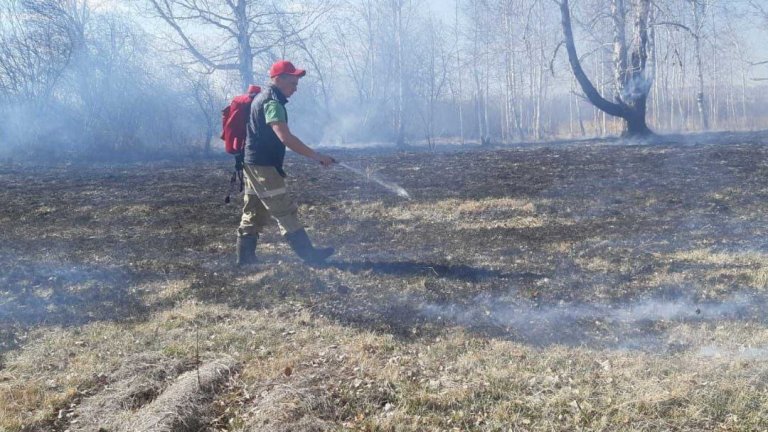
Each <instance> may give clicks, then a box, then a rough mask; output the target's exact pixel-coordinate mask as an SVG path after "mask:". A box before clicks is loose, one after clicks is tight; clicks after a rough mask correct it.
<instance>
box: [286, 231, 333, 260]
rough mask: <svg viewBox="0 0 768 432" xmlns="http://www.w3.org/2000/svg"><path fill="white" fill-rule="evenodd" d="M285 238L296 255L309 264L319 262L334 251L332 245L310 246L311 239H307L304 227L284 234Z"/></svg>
mask: <svg viewBox="0 0 768 432" xmlns="http://www.w3.org/2000/svg"><path fill="white" fill-rule="evenodd" d="M285 240H286V241H287V242H288V244H289V245H291V249H293V251H294V252H296V255H298V256H299V257H300V258H301V259H302V260H304V261H305V262H307V263H310V264H320V263H322V262H323V261H325V260H326V259H327V258H328V257H329V256H331V255H333V253H334V252H335V251H334V249H333V248H332V247H325V248H316V247H314V246H312V240H310V239H309V236H308V235H307V232H306V231H304V229H300V230H298V231H294V232H292V233H288V234H286V235H285Z"/></svg>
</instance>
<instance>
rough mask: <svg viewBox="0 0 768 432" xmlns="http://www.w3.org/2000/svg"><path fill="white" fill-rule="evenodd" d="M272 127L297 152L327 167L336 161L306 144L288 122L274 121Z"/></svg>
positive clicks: (284, 142) (286, 144) (287, 145)
mask: <svg viewBox="0 0 768 432" xmlns="http://www.w3.org/2000/svg"><path fill="white" fill-rule="evenodd" d="M270 127H272V130H273V131H275V135H277V137H278V138H279V139H280V141H282V142H283V144H285V146H286V147H288V148H289V149H291V150H293V151H295V152H296V153H298V154H300V155H302V156H306V157H308V158H310V159H312V160H314V161H318V162H320V164H321V165H323V166H325V167H328V166H331V165H333V163H334V162H336V161H335V160H334V159H333V158H332V157H330V156H326V155H324V154H321V153H318V152H316V151H314V150H312V149H311V148H310V147H309V146H307V145H306V144H304V143H303V142H302V141H301V140H300V139H299V138H298V137H297V136H296V135H294V134H293V133H291V130H290V129H289V128H288V123H284V122H273V123H270Z"/></svg>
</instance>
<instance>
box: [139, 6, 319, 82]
mask: <svg viewBox="0 0 768 432" xmlns="http://www.w3.org/2000/svg"><path fill="white" fill-rule="evenodd" d="M146 1H147V2H148V4H149V6H150V12H151V14H153V15H154V16H156V17H158V18H161V19H162V20H163V21H165V23H166V24H168V26H169V27H170V28H171V29H172V31H173V33H174V34H175V36H176V38H174V41H175V42H176V43H177V44H178V45H180V46H181V47H182V48H183V49H184V50H185V51H186V52H188V53H189V54H190V55H191V56H192V57H193V58H194V59H195V61H196V62H198V63H199V64H200V65H202V66H203V67H204V68H206V69H207V70H208V71H209V72H210V71H214V70H233V71H236V72H237V73H238V74H239V76H240V84H241V87H242V90H243V91H245V89H246V88H247V87H248V85H249V84H251V83H253V81H254V73H253V64H254V58H256V57H257V56H259V55H267V54H268V53H270V52H271V51H272V50H273V49H274V48H275V47H276V46H277V45H278V44H279V43H280V42H281V41H285V40H286V39H288V38H292V37H296V36H297V35H298V34H299V33H301V32H302V31H303V30H305V29H306V28H308V27H310V26H311V25H312V24H313V23H314V22H315V20H316V19H317V18H318V17H319V16H322V14H324V13H326V12H327V11H328V7H327V6H323V7H319V8H315V7H310V5H306V6H307V7H305V8H304V9H302V11H301V12H290V13H289V12H285V11H281V10H280V9H278V8H277V7H276V6H274V5H271V4H268V3H265V2H260V1H256V0H225V1H207V0H146ZM311 6H315V5H311ZM297 17H300V18H301V19H300V20H298V21H297V22H299V24H297V23H296V22H291V23H289V24H286V23H282V22H283V21H286V20H288V21H290V20H293V19H296V18H297ZM281 23H282V25H281ZM276 24H277V25H276Z"/></svg>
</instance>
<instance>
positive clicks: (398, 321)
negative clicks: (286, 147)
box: [0, 135, 768, 404]
mask: <svg viewBox="0 0 768 432" xmlns="http://www.w3.org/2000/svg"><path fill="white" fill-rule="evenodd" d="M750 141H752V142H750ZM762 142H764V138H762V137H759V136H758V137H755V136H753V135H747V136H745V135H733V136H721V137H718V139H717V140H716V141H715V142H703V143H699V144H695V145H694V144H690V145H682V143H680V142H673V143H641V144H627V143H622V142H621V141H616V142H605V141H602V142H594V143H588V142H587V143H580V144H578V145H563V146H556V145H552V146H549V147H540V146H537V147H535V148H516V149H492V150H475V151H453V152H438V153H426V152H418V151H409V152H397V153H394V152H386V151H383V150H381V149H377V150H375V151H369V150H337V151H334V152H333V155H334V156H336V157H338V158H339V160H343V161H347V162H348V163H349V164H350V166H360V167H366V168H367V170H369V171H370V172H374V173H376V175H378V176H380V177H381V178H383V179H386V180H387V181H392V182H396V183H397V184H398V185H399V186H402V187H403V188H404V189H405V190H407V191H408V193H409V194H410V196H411V198H412V199H411V200H404V199H402V198H400V197H398V196H397V195H395V194H392V193H390V192H388V191H387V190H385V189H384V188H382V187H381V185H378V184H375V183H372V182H369V181H368V179H367V178H363V177H360V176H357V175H353V173H350V172H348V171H346V170H340V169H332V170H320V169H319V168H318V167H316V166H314V165H310V164H309V162H306V161H304V160H301V159H298V158H296V157H295V156H290V157H289V159H288V163H287V167H286V170H287V172H288V173H289V182H290V186H291V188H292V190H293V192H294V194H295V197H296V201H297V202H298V203H299V206H300V212H301V214H302V218H303V220H304V221H305V223H306V224H307V225H308V230H309V231H310V233H311V234H312V236H313V237H314V239H315V240H316V242H317V243H319V244H332V245H334V246H336V247H337V249H338V253H337V255H335V256H334V257H333V258H332V259H331V260H330V262H328V264H327V265H325V266H318V267H307V266H305V265H304V264H302V263H301V262H300V261H299V260H298V259H296V258H295V257H294V256H293V255H292V253H291V252H290V250H289V249H288V248H287V247H286V245H285V244H284V242H283V241H282V239H281V238H280V236H279V234H278V232H277V228H276V227H274V226H272V227H270V228H269V229H268V230H267V231H266V232H265V234H264V236H262V238H260V240H259V247H258V253H259V263H258V264H256V265H254V266H252V267H249V268H244V269H237V268H235V267H234V266H233V250H234V239H235V227H236V226H237V223H238V220H239V216H240V214H239V213H240V209H239V202H237V201H238V200H235V201H236V204H235V205H224V204H223V200H222V198H223V196H224V194H225V193H226V189H227V186H228V182H227V180H228V178H229V177H228V170H229V163H224V162H221V161H202V160H200V161H189V164H188V165H187V166H184V167H179V166H177V165H175V164H171V163H154V164H142V163H137V164H130V165H119V166H115V165H88V166H86V165H70V166H67V165H60V166H52V167H49V168H47V169H46V171H45V175H40V174H39V173H38V172H37V171H35V170H31V169H27V168H26V167H25V166H21V165H7V164H6V165H2V166H1V167H0V181H1V182H2V183H3V184H4V185H6V187H4V188H3V189H2V190H0V201H2V202H4V203H11V205H4V206H2V207H1V208H0V223H2V227H3V229H2V230H0V265H1V266H0V269H2V272H1V273H0V281H2V287H1V288H0V291H1V294H2V297H0V326H1V327H2V330H1V332H0V342H2V343H3V347H2V350H3V356H4V362H5V363H10V362H13V361H14V360H13V359H15V358H27V357H23V356H29V355H33V354H34V353H35V352H38V351H36V350H42V351H45V350H46V349H43V348H41V347H40V344H42V343H43V342H41V341H42V340H46V339H45V335H47V334H55V335H58V334H62V333H65V334H68V335H70V337H72V338H79V336H77V335H78V334H81V333H80V331H81V329H83V330H82V331H86V332H95V333H96V334H98V335H99V336H98V337H97V338H95V339H87V340H85V341H83V342H82V343H83V344H85V345H75V347H74V348H73V347H72V345H71V343H68V342H67V341H64V342H62V355H64V357H65V358H68V357H67V356H69V355H70V354H71V353H73V352H74V351H76V350H82V351H83V352H86V351H87V352H98V355H103V356H106V357H105V358H111V357H109V356H117V355H118V354H115V353H120V352H123V348H122V347H115V346H111V347H109V348H106V347H105V348H104V349H103V350H101V351H99V350H98V348H97V346H98V345H99V344H102V343H107V342H105V341H108V340H109V338H110V337H114V336H115V335H112V334H111V333H109V331H111V330H104V331H107V332H108V334H110V335H112V336H107V339H104V337H105V336H103V335H102V334H100V333H99V331H102V330H103V329H113V328H118V329H122V328H123V324H125V327H126V328H129V330H120V331H119V332H118V333H120V334H121V335H124V336H120V337H125V338H127V339H126V340H127V341H129V343H131V344H134V345H133V346H132V349H133V350H134V351H137V350H138V351H141V350H142V349H144V348H143V347H153V349H156V350H157V351H158V353H156V354H157V355H160V356H161V357H165V356H171V357H173V356H174V355H177V354H175V353H178V352H183V353H186V352H187V350H189V347H187V346H183V347H180V346H179V344H178V343H177V344H175V345H174V344H170V345H165V344H163V345H162V346H157V344H156V343H155V342H153V341H156V340H159V341H164V340H165V339H164V337H163V336H162V335H163V334H165V332H167V334H168V337H169V338H170V337H172V335H179V334H185V335H187V334H189V332H190V331H191V330H190V329H191V327H189V326H188V325H187V324H188V323H187V320H188V319H187V318H186V317H185V314H187V313H189V312H188V311H187V312H183V313H182V312H179V308H180V307H181V308H182V309H183V308H184V307H187V306H180V305H189V304H197V305H205V307H212V308H216V311H215V312H211V313H210V314H209V315H210V316H207V318H206V319H205V320H204V322H205V323H208V324H206V325H209V326H213V327H216V328H219V326H223V325H225V324H226V323H230V324H226V325H232V322H233V321H232V320H236V318H235V316H236V315H237V314H240V313H241V312H242V313H245V312H248V313H251V312H255V313H261V312H263V313H266V314H271V313H272V312H271V311H277V312H274V313H275V314H277V315H275V316H274V317H273V316H272V315H269V317H272V318H269V319H278V320H280V319H284V318H285V316H284V315H285V314H290V313H291V312H290V311H291V310H294V309H298V310H301V312H300V314H301V315H300V316H298V317H296V318H295V321H296V324H295V325H302V324H300V323H301V322H305V323H306V322H307V321H308V320H311V319H317V320H322V321H323V322H330V323H332V324H333V325H334V326H337V327H339V328H342V329H354V330H355V331H358V330H361V331H362V332H363V333H366V332H367V331H369V330H372V331H373V334H377V335H387V336H388V337H390V336H391V337H392V338H393V340H399V341H402V343H404V344H415V345H419V346H421V345H424V346H429V344H431V343H432V342H430V341H435V340H437V339H438V338H445V337H448V336H450V335H454V334H457V333H463V334H466V335H468V336H467V337H468V338H471V339H472V340H477V341H499V342H503V341H511V342H513V343H515V344H520V345H521V346H525V347H527V349H528V348H529V349H530V350H532V351H538V352H542V353H545V352H551V351H558V350H560V351H562V349H565V350H571V349H573V350H575V351H578V350H582V349H583V350H594V351H590V352H601V353H606V352H609V353H620V352H621V353H623V352H625V351H626V350H631V351H632V352H633V356H634V355H635V354H634V353H638V355H641V356H644V355H646V354H652V355H658V357H659V358H675V356H678V355H683V356H695V357H696V358H701V359H704V360H707V359H716V358H718V356H720V357H727V358H745V359H747V358H753V359H759V358H762V357H760V356H761V355H762V353H763V345H764V344H763V342H762V339H761V337H760V335H761V334H763V333H764V332H765V328H766V322H765V317H764V314H762V310H763V309H764V306H765V302H766V288H767V287H768V254H767V253H766V247H765V246H766V244H765V239H764V237H763V235H764V233H765V227H766V220H765V214H766V211H765V210H766V204H765V200H764V199H763V198H765V194H766V192H765V191H766V190H768V180H766V179H767V178H768V176H766V174H768V150H766V148H765V146H764V145H763V144H762ZM217 304H218V305H217ZM227 311H229V312H227ZM206 314H207V312H206ZM281 314H283V315H281ZM157 317H162V318H161V319H160V318H157ZM158 319H160V320H161V321H162V322H158V321H157V320H158ZM265 319H267V318H265ZM285 319H288V318H285ZM290 319H292V320H293V318H290ZM193 320H194V321H195V323H197V322H198V319H197V318H193ZM200 322H203V321H200ZM292 322H293V321H292ZM143 323H148V324H147V325H144V324H143ZM108 324H109V325H108ZM241 324H242V323H240V324H237V325H241ZM195 325H197V324H195ZM243 325H244V324H243ZM292 325H293V324H292ZM147 326H149V329H146V328H144V327H147ZM196 328H199V329H200V331H201V332H208V331H210V329H208V328H206V327H205V326H200V327H196ZM244 328H247V326H246V327H244ZM308 328H309V327H308ZM733 328H739V329H740V330H739V334H727V332H726V333H724V332H725V330H719V329H726V330H728V331H730V329H733ZM99 329H102V330H99ZM139 329H140V330H139ZM134 331H138V332H139V333H140V334H141V336H138V335H137V336H134V335H133V332H134ZM250 331H252V330H250V329H249V330H247V331H245V330H243V329H241V328H239V327H238V328H237V331H236V332H234V333H233V335H232V336H231V339H230V338H228V339H226V340H223V341H222V342H221V343H222V345H221V347H224V348H221V349H222V350H226V351H228V352H229V351H232V352H233V353H234V352H237V353H241V352H245V351H248V352H251V351H252V350H257V353H256V354H257V356H258V357H259V358H262V357H261V356H262V354H261V352H262V351H264V352H268V347H260V346H261V345H263V344H265V343H266V342H264V341H261V340H260V339H257V340H251V339H252V338H251V336H252V335H253V334H252V333H249V332H250ZM269 331H270V332H273V331H274V332H277V333H276V334H277V336H275V337H279V338H289V339H290V337H291V333H290V332H291V331H294V330H291V329H290V328H285V329H284V328H283V327H282V324H281V325H280V326H276V327H275V328H274V329H270V330H269ZM235 334H236V336H235ZM281 335H284V336H281ZM211 336H213V334H210V335H209V336H207V337H208V338H210V337H211ZM173 337H175V336H173ZM41 338H42V339H41ZM84 339H85V338H84ZM201 339H202V341H204V342H205V343H201V349H202V350H205V347H206V346H213V345H211V343H213V342H212V341H213V340H212V339H207V340H206V339H205V337H203V338H201ZM120 340H123V339H120ZM185 340H186V341H187V342H188V339H185ZM281 340H282V339H281ZM753 341H754V343H753ZM48 343H50V341H49V342H48ZM123 343H125V341H124V342H123ZM254 344H255V345H254ZM193 345H194V344H193ZM262 348H263V349H262ZM294 348H295V347H294ZM294 348H291V349H294ZM298 348H299V349H300V347H298ZM73 350H74V351H73ZM249 350H251V351H249ZM323 351H326V349H325V348H324V349H323ZM222 352H223V351H222ZM217 353H218V352H216V353H211V355H214V354H217ZM75 355H76V353H75ZM264 355H267V354H264ZM19 356H22V357H19ZM739 356H741V357H739ZM99 358H101V357H99ZM99 361H101V360H99ZM64 363H66V361H65V362H64ZM100 364H101V363H100ZM50 367H52V368H54V369H52V370H57V369H56V368H57V367H59V366H57V365H51V366H50ZM118 375H119V374H118ZM109 379H110V378H109V374H107V378H106V382H109ZM13 382H15V381H13ZM93 382H95V383H96V384H94V385H96V387H88V388H89V389H90V390H88V391H92V392H98V391H101V390H100V389H101V387H98V386H99V385H103V384H99V383H103V382H105V381H104V379H101V378H99V379H96V380H95V381H93ZM91 384H92V383H91ZM91 384H88V385H91ZM102 390H103V389H102ZM45 391H47V390H45ZM260 391H261V390H260ZM385 393H386V392H385ZM386 394H389V393H386ZM372 397H373V396H372ZM377 397H378V396H377ZM382 397H384V396H382ZM386 397H387V398H390V397H391V396H386ZM141 400H142V401H143V400H144V399H141ZM323 400H326V399H323ZM327 400H328V401H330V400H332V398H330V397H329V399H327ZM386 400H387V401H389V400H390V399H386ZM72 403H73V404H77V402H72ZM329 403H330V402H329Z"/></svg>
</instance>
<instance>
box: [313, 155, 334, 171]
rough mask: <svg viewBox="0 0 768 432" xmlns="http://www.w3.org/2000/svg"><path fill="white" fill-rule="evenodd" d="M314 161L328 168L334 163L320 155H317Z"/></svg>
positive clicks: (332, 159)
mask: <svg viewBox="0 0 768 432" xmlns="http://www.w3.org/2000/svg"><path fill="white" fill-rule="evenodd" d="M315 160H316V161H318V162H320V165H322V166H324V167H326V168H329V167H330V166H331V165H333V164H335V163H336V159H334V158H332V157H330V156H326V155H324V154H322V153H317V156H316V157H315Z"/></svg>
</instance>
